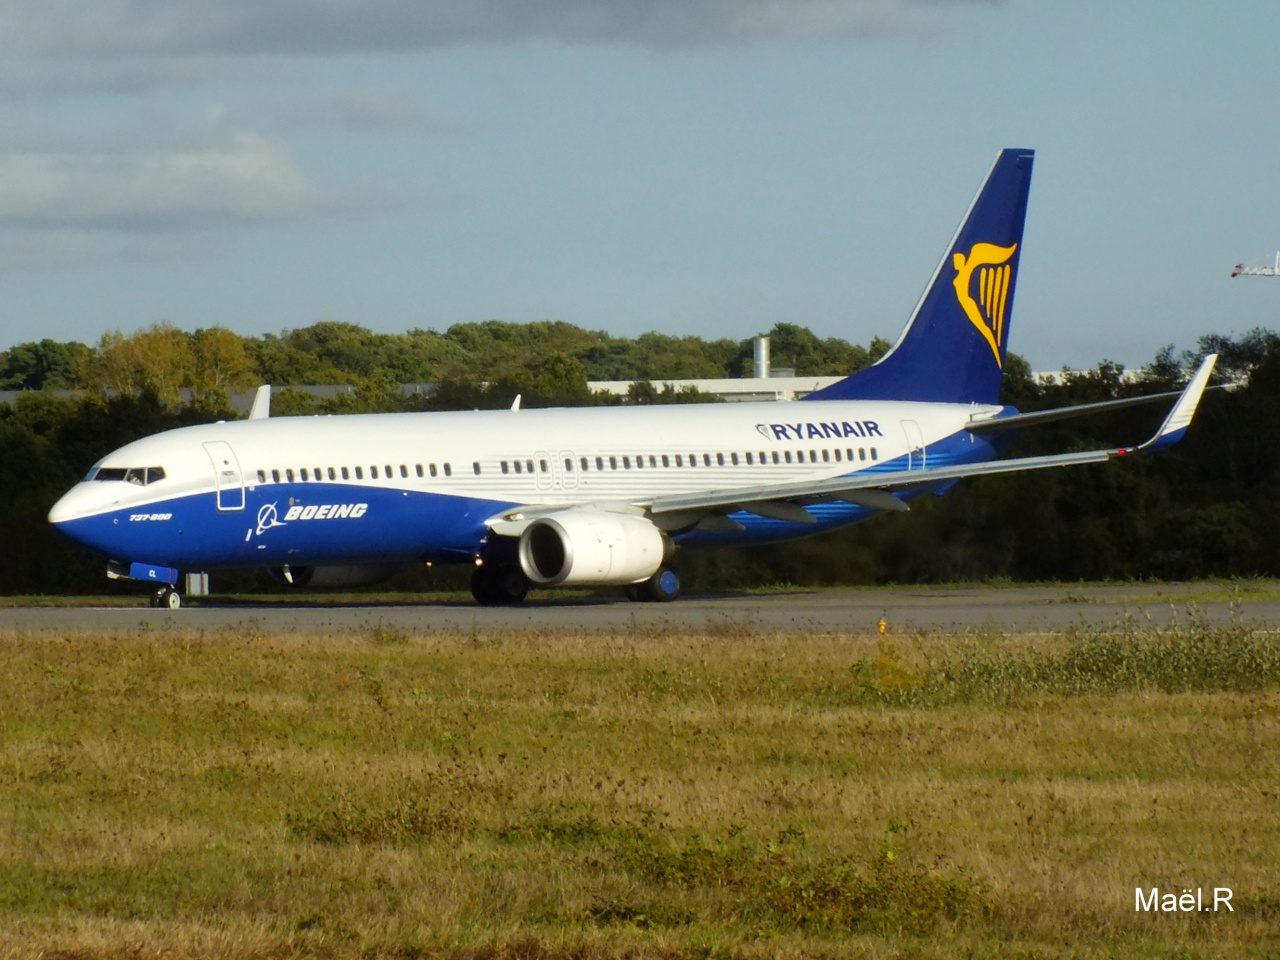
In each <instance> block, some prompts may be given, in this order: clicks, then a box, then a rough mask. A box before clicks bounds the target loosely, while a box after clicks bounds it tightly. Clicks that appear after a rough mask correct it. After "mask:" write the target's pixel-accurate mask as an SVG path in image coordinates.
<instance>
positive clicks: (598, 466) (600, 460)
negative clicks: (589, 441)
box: [596, 457, 604, 470]
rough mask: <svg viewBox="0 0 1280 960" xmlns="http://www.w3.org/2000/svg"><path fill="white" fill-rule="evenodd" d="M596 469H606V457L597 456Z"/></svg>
mask: <svg viewBox="0 0 1280 960" xmlns="http://www.w3.org/2000/svg"><path fill="white" fill-rule="evenodd" d="M596 469H597V470H603V469H604V457H596Z"/></svg>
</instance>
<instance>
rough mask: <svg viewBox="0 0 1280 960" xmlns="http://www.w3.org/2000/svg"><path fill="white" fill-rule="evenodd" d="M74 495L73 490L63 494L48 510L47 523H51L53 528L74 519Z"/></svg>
mask: <svg viewBox="0 0 1280 960" xmlns="http://www.w3.org/2000/svg"><path fill="white" fill-rule="evenodd" d="M74 493H75V489H74V488H73V489H72V490H71V491H70V492H68V493H64V494H63V495H62V496H61V497H59V498H58V502H57V503H55V504H54V505H53V506H52V507H50V508H49V522H50V523H52V524H53V525H54V526H55V527H56V526H58V525H60V524H63V523H66V522H67V521H68V520H71V519H73V518H74V517H75V515H76V511H75V497H74V496H73V494H74Z"/></svg>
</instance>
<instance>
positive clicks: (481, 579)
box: [471, 567, 498, 607]
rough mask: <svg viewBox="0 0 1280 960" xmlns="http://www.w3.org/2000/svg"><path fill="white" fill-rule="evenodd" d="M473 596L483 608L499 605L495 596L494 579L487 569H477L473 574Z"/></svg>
mask: <svg viewBox="0 0 1280 960" xmlns="http://www.w3.org/2000/svg"><path fill="white" fill-rule="evenodd" d="M471 596H473V597H475V598H476V603H478V604H480V605H481V606H482V607H488V606H491V605H493V604H495V603H497V602H498V601H497V598H496V597H495V596H494V589H493V577H492V575H491V574H490V571H489V569H488V568H487V567H476V568H475V570H474V571H472V574H471Z"/></svg>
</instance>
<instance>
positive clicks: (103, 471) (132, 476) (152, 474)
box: [88, 467, 164, 487]
mask: <svg viewBox="0 0 1280 960" xmlns="http://www.w3.org/2000/svg"><path fill="white" fill-rule="evenodd" d="M88 479H90V480H105V481H111V480H124V481H127V482H129V483H136V484H137V485H138V486H140V487H145V486H146V485H147V484H149V483H155V482H157V481H159V480H163V479H164V467H99V468H98V469H97V471H96V472H94V473H91V474H90V475H89V477H88Z"/></svg>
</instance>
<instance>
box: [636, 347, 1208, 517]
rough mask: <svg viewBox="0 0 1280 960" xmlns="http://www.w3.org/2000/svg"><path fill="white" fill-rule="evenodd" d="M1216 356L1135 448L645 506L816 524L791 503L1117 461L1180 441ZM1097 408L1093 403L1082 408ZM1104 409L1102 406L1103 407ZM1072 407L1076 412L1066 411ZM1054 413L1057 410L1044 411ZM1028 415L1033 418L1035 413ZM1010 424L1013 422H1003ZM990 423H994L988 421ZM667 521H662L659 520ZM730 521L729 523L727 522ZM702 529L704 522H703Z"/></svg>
mask: <svg viewBox="0 0 1280 960" xmlns="http://www.w3.org/2000/svg"><path fill="white" fill-rule="evenodd" d="M1217 359H1218V357H1217V355H1216V354H1214V355H1211V356H1209V357H1206V358H1205V360H1204V362H1203V363H1201V364H1200V368H1199V369H1198V370H1196V372H1195V375H1194V376H1193V377H1192V378H1191V382H1190V383H1188V384H1187V386H1186V389H1184V390H1183V391H1182V392H1181V393H1180V394H1178V400H1177V402H1176V403H1175V404H1174V405H1173V409H1172V410H1170V411H1169V415H1168V416H1167V417H1165V420H1164V423H1162V424H1161V425H1160V429H1159V430H1157V431H1156V432H1155V434H1154V435H1153V436H1152V437H1151V438H1150V439H1149V440H1147V441H1146V442H1145V443H1142V444H1139V445H1138V446H1135V447H1115V448H1111V449H1105V450H1087V451H1083V452H1080V453H1062V454H1052V455H1048V456H1040V457H1020V458H1014V459H1011V460H992V461H987V462H985V463H972V464H963V465H960V466H954V467H938V468H934V469H927V468H926V469H920V470H894V471H888V472H883V471H882V472H875V473H873V472H870V471H861V472H858V473H854V474H851V475H849V476H844V477H833V478H830V479H827V480H815V481H801V482H797V483H785V484H775V485H769V486H760V487H752V488H733V489H727V490H717V491H709V492H707V493H698V494H691V495H682V496H670V497H657V498H655V499H653V500H651V501H648V502H646V503H641V504H637V505H638V506H642V507H645V508H646V510H647V512H648V513H649V514H650V516H651V517H652V518H653V520H654V522H655V523H657V524H658V525H659V526H667V527H678V526H684V525H685V524H689V525H692V524H694V523H696V522H698V517H699V516H708V515H712V514H725V513H730V512H733V511H735V510H745V511H747V512H748V513H754V514H757V515H759V516H763V517H771V518H774V519H778V520H789V521H798V522H816V521H814V518H813V516H812V515H811V514H809V513H808V511H806V510H805V509H804V507H803V505H802V503H798V502H796V501H809V502H813V501H817V500H844V501H846V502H848V503H855V504H860V505H862V506H867V507H871V508H873V509H877V510H906V509H907V505H906V504H905V503H903V502H902V501H901V500H899V499H898V498H897V497H896V496H894V492H895V491H902V490H909V489H911V488H912V487H916V486H920V485H923V484H933V483H937V482H939V481H952V480H959V479H961V478H963V477H976V476H985V475H989V474H996V473H1013V472H1015V471H1020V470H1043V469H1046V468H1048V467H1069V466H1075V465H1077V464H1082V463H1100V462H1103V461H1106V460H1113V459H1116V458H1118V457H1124V456H1129V455H1130V454H1134V453H1143V452H1146V451H1148V450H1157V449H1160V448H1161V447H1166V446H1170V445H1172V444H1174V443H1177V442H1178V441H1179V440H1180V439H1182V435H1183V434H1184V433H1185V432H1186V430H1187V427H1188V425H1189V424H1190V423H1191V419H1192V417H1193V416H1194V415H1195V411H1196V407H1197V406H1198V405H1199V403H1200V398H1201V396H1202V395H1203V393H1204V390H1205V387H1206V385H1207V384H1208V382H1209V376H1210V374H1211V373H1212V372H1213V366H1214V363H1215V362H1216V361H1217ZM1088 406H1091V407H1095V408H1096V407H1098V406H1099V405H1097V404H1088ZM1103 406H1107V405H1103ZM1067 409H1076V408H1067ZM1046 412H1048V413H1056V412H1057V411H1046ZM1029 416H1036V415H1035V414H1032V415H1029ZM1008 419H1010V420H1012V419H1016V418H1008ZM991 422H992V423H993V424H994V423H998V422H999V421H991ZM664 520H666V521H667V522H666V523H664V522H663V521H664ZM729 522H730V523H732V521H729ZM704 526H705V524H704Z"/></svg>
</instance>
